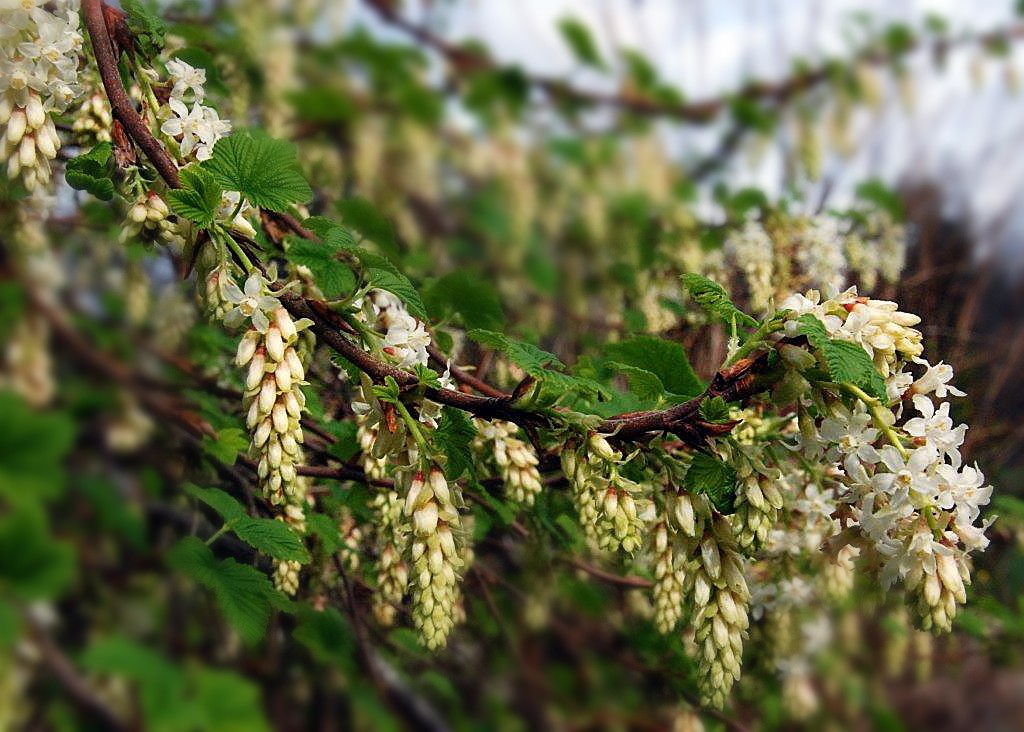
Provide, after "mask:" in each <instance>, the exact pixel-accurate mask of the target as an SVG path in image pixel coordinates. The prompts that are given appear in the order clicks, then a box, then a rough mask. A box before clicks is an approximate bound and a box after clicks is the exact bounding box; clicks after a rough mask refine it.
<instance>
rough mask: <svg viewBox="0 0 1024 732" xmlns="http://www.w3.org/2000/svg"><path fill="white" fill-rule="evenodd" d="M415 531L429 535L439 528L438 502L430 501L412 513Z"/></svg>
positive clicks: (420, 534)
mask: <svg viewBox="0 0 1024 732" xmlns="http://www.w3.org/2000/svg"><path fill="white" fill-rule="evenodd" d="M412 523H413V531H415V532H416V535H417V536H429V535H430V534H433V533H434V531H435V530H436V529H437V504H436V503H434V502H432V501H431V502H429V503H427V504H426V505H425V506H423V507H422V508H418V509H416V511H415V512H414V513H413V515H412Z"/></svg>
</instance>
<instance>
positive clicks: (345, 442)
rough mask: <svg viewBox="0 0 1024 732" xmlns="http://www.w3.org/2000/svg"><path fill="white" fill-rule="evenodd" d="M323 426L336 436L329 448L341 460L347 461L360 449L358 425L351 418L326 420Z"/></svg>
mask: <svg viewBox="0 0 1024 732" xmlns="http://www.w3.org/2000/svg"><path fill="white" fill-rule="evenodd" d="M323 426H324V427H325V428H326V429H327V431H328V432H330V433H331V434H332V435H334V436H335V437H336V438H337V439H336V440H335V442H334V444H332V445H331V446H330V448H329V450H330V452H331V454H332V455H334V457H336V458H338V459H339V460H341V462H343V463H347V462H348V461H349V460H351V459H352V458H353V457H354V456H355V455H356V454H357V453H358V452H359V451H360V449H361V448H360V446H359V437H358V427H357V426H356V423H355V422H354V421H353V420H350V419H347V420H345V421H344V422H328V423H326V424H325V425H323Z"/></svg>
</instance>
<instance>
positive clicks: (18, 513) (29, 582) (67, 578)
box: [0, 504, 75, 600]
mask: <svg viewBox="0 0 1024 732" xmlns="http://www.w3.org/2000/svg"><path fill="white" fill-rule="evenodd" d="M74 574H75V553H74V550H73V549H72V548H71V546H70V545H69V544H65V543H64V542H59V541H55V540H54V539H53V537H52V536H51V533H50V528H49V526H48V524H47V521H46V515H45V514H44V513H43V511H42V509H41V508H39V507H38V506H32V505H29V504H26V505H23V506H19V507H18V508H16V509H15V510H13V511H11V512H10V513H9V514H8V515H6V516H4V517H2V518H0V594H3V592H9V593H11V594H12V595H14V596H16V597H19V598H21V599H23V600H48V599H53V598H56V597H58V596H59V595H60V593H61V592H62V591H63V590H64V589H65V588H66V587H67V586H68V584H70V582H71V580H72V579H73V578H74Z"/></svg>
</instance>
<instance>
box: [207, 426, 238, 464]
mask: <svg viewBox="0 0 1024 732" xmlns="http://www.w3.org/2000/svg"><path fill="white" fill-rule="evenodd" d="M247 447H249V437H248V435H246V433H245V431H244V430H241V429H239V428H237V427H225V428H224V429H222V430H218V431H217V438H216V439H213V438H210V437H204V438H203V450H205V451H206V453H207V454H209V455H210V456H211V457H213V458H214V459H215V460H217V461H218V462H221V463H224V464H225V465H234V464H235V461H236V460H237V459H238V453H240V452H242V451H244V450H245V449H246V448H247Z"/></svg>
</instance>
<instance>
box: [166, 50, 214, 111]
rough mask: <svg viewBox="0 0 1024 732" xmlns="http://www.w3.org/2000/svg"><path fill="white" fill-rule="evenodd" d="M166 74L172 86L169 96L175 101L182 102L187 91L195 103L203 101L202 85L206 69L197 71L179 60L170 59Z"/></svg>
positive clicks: (204, 92)
mask: <svg viewBox="0 0 1024 732" xmlns="http://www.w3.org/2000/svg"><path fill="white" fill-rule="evenodd" d="M167 73H168V74H169V75H170V77H171V80H172V81H174V86H173V87H172V88H171V96H172V97H174V98H175V99H181V100H184V98H185V94H186V93H187V92H188V91H191V92H192V95H193V97H194V99H195V101H197V102H201V101H203V97H204V96H206V91H205V90H204V89H203V85H204V84H205V83H206V69H197V68H195V67H193V66H191V65H189V64H187V63H185V62H184V61H181V60H180V59H171V60H170V61H168V62H167Z"/></svg>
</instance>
